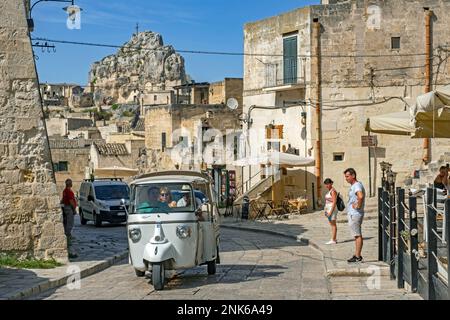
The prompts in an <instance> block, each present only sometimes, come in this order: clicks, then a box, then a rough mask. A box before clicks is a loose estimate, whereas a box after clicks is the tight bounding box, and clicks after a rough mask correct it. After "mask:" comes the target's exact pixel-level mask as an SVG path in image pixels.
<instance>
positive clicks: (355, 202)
mask: <svg viewBox="0 0 450 320" xmlns="http://www.w3.org/2000/svg"><path fill="white" fill-rule="evenodd" d="M344 175H345V180H346V181H347V182H348V183H349V184H350V185H351V187H350V190H349V193H348V205H347V214H348V225H349V227H350V232H351V234H352V237H354V238H355V255H354V256H353V257H352V258H350V259H348V260H347V261H348V262H349V263H354V262H361V261H362V260H363V258H362V256H361V251H362V247H363V237H362V230H361V225H362V223H363V220H364V206H365V201H366V190H365V189H364V186H363V185H362V183H361V182H359V181H358V180H356V171H355V169H353V168H349V169H347V170H345V171H344Z"/></svg>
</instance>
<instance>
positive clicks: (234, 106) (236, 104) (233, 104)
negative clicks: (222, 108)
mask: <svg viewBox="0 0 450 320" xmlns="http://www.w3.org/2000/svg"><path fill="white" fill-rule="evenodd" d="M227 107H228V108H230V109H231V110H236V109H237V108H238V107H239V102H238V101H237V99H236V98H230V99H228V100H227Z"/></svg>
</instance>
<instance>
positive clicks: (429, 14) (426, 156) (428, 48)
mask: <svg viewBox="0 0 450 320" xmlns="http://www.w3.org/2000/svg"><path fill="white" fill-rule="evenodd" d="M424 10H425V93H428V92H430V91H431V75H432V72H433V70H432V69H431V68H432V64H431V52H432V45H433V44H432V30H431V19H432V18H433V11H432V10H430V9H429V8H424ZM422 160H423V162H424V163H425V164H428V163H429V162H430V138H425V139H424V140H423V158H422Z"/></svg>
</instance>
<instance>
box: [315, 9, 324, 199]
mask: <svg viewBox="0 0 450 320" xmlns="http://www.w3.org/2000/svg"><path fill="white" fill-rule="evenodd" d="M313 41H314V51H315V56H316V59H317V63H316V70H315V73H316V81H317V83H316V101H317V102H316V130H317V133H316V135H317V140H316V147H315V149H316V157H315V158H316V185H317V189H316V190H317V197H316V198H317V204H318V206H319V207H320V206H321V203H322V108H321V104H320V101H321V98H322V95H321V92H322V83H321V79H322V77H321V72H322V70H321V69H322V66H321V58H320V23H319V19H318V18H314V19H313Z"/></svg>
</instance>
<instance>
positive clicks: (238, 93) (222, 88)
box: [208, 78, 244, 107]
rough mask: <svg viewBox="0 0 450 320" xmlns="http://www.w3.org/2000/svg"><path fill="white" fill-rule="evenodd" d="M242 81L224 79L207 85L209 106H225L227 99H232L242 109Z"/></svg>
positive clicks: (238, 79) (240, 79)
mask: <svg viewBox="0 0 450 320" xmlns="http://www.w3.org/2000/svg"><path fill="white" fill-rule="evenodd" d="M243 88H244V81H243V79H242V78H225V79H224V80H222V81H218V82H213V83H211V84H210V85H209V98H208V100H209V102H208V103H210V104H226V103H227V101H228V99H230V98H234V99H236V100H237V101H238V104H239V106H241V107H242V91H243Z"/></svg>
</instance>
